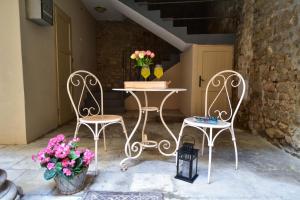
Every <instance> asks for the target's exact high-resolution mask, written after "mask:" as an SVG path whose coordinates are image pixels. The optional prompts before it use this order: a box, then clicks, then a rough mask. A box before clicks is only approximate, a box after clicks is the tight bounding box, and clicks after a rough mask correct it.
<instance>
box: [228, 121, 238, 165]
mask: <svg viewBox="0 0 300 200" xmlns="http://www.w3.org/2000/svg"><path fill="white" fill-rule="evenodd" d="M229 130H230V133H231V137H232V142H233V146H234V154H235V169H236V170H237V169H238V162H239V157H238V151H237V145H236V139H235V134H234V129H233V127H230V128H229Z"/></svg>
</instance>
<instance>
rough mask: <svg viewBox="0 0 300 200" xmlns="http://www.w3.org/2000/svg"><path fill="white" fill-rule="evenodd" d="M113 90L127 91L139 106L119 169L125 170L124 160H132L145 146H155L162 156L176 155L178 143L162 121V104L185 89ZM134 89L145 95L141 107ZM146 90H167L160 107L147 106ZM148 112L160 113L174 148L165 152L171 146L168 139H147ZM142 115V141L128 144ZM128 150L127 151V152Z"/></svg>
mask: <svg viewBox="0 0 300 200" xmlns="http://www.w3.org/2000/svg"><path fill="white" fill-rule="evenodd" d="M114 90H118V91H126V92H127V93H128V92H129V93H130V94H131V95H132V96H133V97H134V98H135V100H136V101H137V104H138V107H139V117H138V121H137V123H136V125H135V127H134V129H133V130H132V132H131V134H130V136H129V137H128V140H127V141H126V144H125V148H124V150H125V154H126V156H127V157H126V158H124V159H123V160H122V161H121V162H120V166H121V170H123V171H124V170H127V165H126V164H125V162H126V161H128V160H132V159H136V158H138V157H139V156H140V155H141V154H142V152H143V150H144V149H146V148H157V149H158V151H159V152H160V154H162V155H164V156H176V146H177V145H178V144H177V143H178V140H177V138H176V137H175V135H174V134H173V132H172V131H171V130H170V129H169V127H168V126H167V124H166V123H165V121H164V118H163V114H162V111H163V106H164V104H165V102H166V100H167V99H168V98H169V97H170V96H171V95H172V94H174V93H178V92H179V91H185V89H161V90H151V89H148V90H146V89H145V90H137V89H114ZM135 91H143V92H144V96H145V106H144V107H142V106H141V102H140V100H139V98H138V97H137V95H136V94H135V93H134V92H135ZM147 91H167V92H169V93H168V94H167V95H166V96H165V97H164V99H163V101H162V102H161V104H160V107H159V108H157V107H148V97H147ZM148 112H159V115H160V119H161V122H162V124H163V125H164V127H165V128H166V129H167V131H168V133H169V134H170V135H171V136H172V138H173V140H174V142H175V144H176V145H175V146H174V150H173V151H171V152H169V153H167V152H165V151H166V150H169V149H170V148H171V143H170V141H169V140H166V139H164V140H161V141H154V140H149V139H148V137H147V134H145V127H146V123H147V119H148ZM143 114H144V115H145V116H144V122H143V129H142V141H136V142H133V143H131V144H130V141H131V139H132V137H133V136H134V134H135V133H136V131H137V128H138V126H139V125H140V123H141V120H142V115H143ZM128 151H129V152H128Z"/></svg>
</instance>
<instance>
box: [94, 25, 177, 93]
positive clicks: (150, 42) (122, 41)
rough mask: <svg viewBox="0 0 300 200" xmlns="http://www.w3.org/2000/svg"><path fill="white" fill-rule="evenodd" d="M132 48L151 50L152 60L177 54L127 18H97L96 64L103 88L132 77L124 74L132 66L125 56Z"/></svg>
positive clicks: (156, 60) (115, 85)
mask: <svg viewBox="0 0 300 200" xmlns="http://www.w3.org/2000/svg"><path fill="white" fill-rule="evenodd" d="M136 49H138V50H147V49H149V50H151V51H154V52H155V53H156V58H155V60H154V63H161V62H162V61H167V60H168V59H170V55H172V54H178V55H179V51H178V50H177V49H176V48H175V47H173V46H171V45H170V44H169V43H167V42H165V41H164V40H162V39H160V38H159V37H157V36H156V35H154V34H153V33H151V32H149V31H148V30H146V29H144V28H143V27H141V26H140V25H138V24H136V23H134V22H132V21H130V20H125V21H99V22H98V25H97V67H98V75H99V77H100V80H101V83H102V85H103V87H104V88H105V89H110V88H113V87H123V81H124V80H125V79H126V80H128V79H132V77H128V76H133V75H134V73H135V72H136V70H135V69H133V63H131V61H130V59H129V57H130V54H131V53H132V52H133V51H134V50H136ZM124 76H125V77H124Z"/></svg>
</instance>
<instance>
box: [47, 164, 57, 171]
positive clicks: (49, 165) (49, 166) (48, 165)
mask: <svg viewBox="0 0 300 200" xmlns="http://www.w3.org/2000/svg"><path fill="white" fill-rule="evenodd" d="M54 166H55V164H54V163H51V162H49V163H48V164H47V169H49V170H51V169H54Z"/></svg>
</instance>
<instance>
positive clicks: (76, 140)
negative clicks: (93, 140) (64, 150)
mask: <svg viewBox="0 0 300 200" xmlns="http://www.w3.org/2000/svg"><path fill="white" fill-rule="evenodd" d="M72 141H73V142H79V141H80V139H79V137H76V138H73V139H72Z"/></svg>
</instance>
